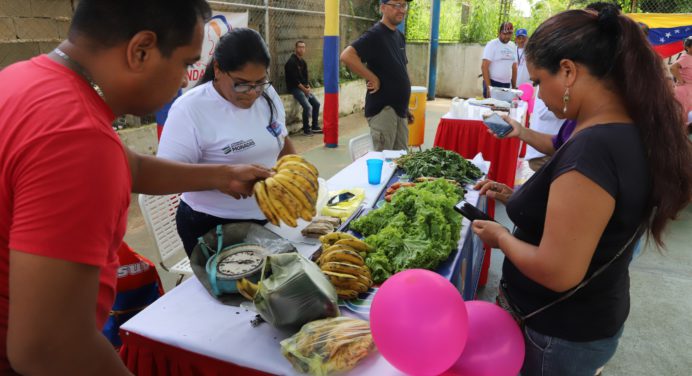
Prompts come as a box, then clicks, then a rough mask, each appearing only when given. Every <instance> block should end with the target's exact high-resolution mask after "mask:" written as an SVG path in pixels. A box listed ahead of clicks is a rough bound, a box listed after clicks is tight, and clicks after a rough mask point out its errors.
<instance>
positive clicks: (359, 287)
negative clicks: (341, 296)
mask: <svg viewBox="0 0 692 376" xmlns="http://www.w3.org/2000/svg"><path fill="white" fill-rule="evenodd" d="M333 285H334V287H336V288H338V289H345V290H354V291H358V292H359V293H363V292H367V291H368V290H369V289H370V288H369V287H368V286H366V285H364V284H363V283H361V282H360V281H359V280H357V279H356V280H352V279H351V280H346V279H339V280H338V281H337V282H333Z"/></svg>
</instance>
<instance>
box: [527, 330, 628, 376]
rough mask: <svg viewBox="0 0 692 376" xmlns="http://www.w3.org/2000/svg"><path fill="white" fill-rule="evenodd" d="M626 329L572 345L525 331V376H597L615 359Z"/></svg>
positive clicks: (568, 342) (570, 342) (559, 339)
mask: <svg viewBox="0 0 692 376" xmlns="http://www.w3.org/2000/svg"><path fill="white" fill-rule="evenodd" d="M623 329H624V326H623V327H622V328H620V330H619V331H618V332H617V334H615V335H614V336H612V337H610V338H604V339H599V340H596V341H591V342H572V341H567V340H564V339H561V338H557V337H550V336H546V335H543V334H541V333H538V332H536V331H535V330H533V329H531V328H529V327H528V326H525V327H524V341H525V342H526V357H525V358H524V366H523V367H522V368H521V375H522V376H594V375H595V374H596V371H597V370H598V369H599V368H601V367H603V366H604V365H605V364H606V363H607V362H608V361H609V360H610V358H612V357H613V355H615V350H616V349H617V347H618V341H619V340H620V336H622V331H623Z"/></svg>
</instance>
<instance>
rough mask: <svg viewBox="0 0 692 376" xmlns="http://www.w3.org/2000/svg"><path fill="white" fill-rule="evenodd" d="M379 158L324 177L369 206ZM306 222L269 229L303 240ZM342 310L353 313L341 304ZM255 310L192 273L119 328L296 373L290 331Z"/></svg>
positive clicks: (376, 360)
mask: <svg viewBox="0 0 692 376" xmlns="http://www.w3.org/2000/svg"><path fill="white" fill-rule="evenodd" d="M377 157H379V158H381V153H377V152H370V153H368V154H367V155H365V156H364V157H362V158H360V159H358V160H357V161H355V162H353V163H352V164H350V165H349V166H347V167H346V168H344V169H343V170H341V171H340V172H339V173H337V174H336V175H335V176H334V177H332V178H331V179H330V180H329V181H328V186H329V189H330V190H337V189H343V188H350V187H363V188H364V189H365V197H366V198H365V202H364V204H365V205H366V206H367V207H370V206H372V205H373V204H374V202H375V200H376V199H377V197H378V196H379V195H380V193H381V191H382V190H383V189H384V187H385V185H386V183H387V182H388V180H389V179H390V178H391V176H392V174H393V173H394V170H395V169H396V168H395V166H394V163H393V162H385V164H384V166H383V170H382V180H381V184H379V185H370V184H368V182H367V173H366V171H367V167H366V165H365V160H366V159H368V158H377ZM466 199H467V201H470V202H474V203H475V202H477V200H478V193H477V192H475V191H471V192H469V193H468V194H467V197H466ZM462 223H463V227H462V239H461V240H460V242H459V244H460V247H461V245H462V244H463V242H464V239H463V237H464V234H468V231H467V229H468V224H469V222H468V220H466V219H464V220H463V222H462ZM304 225H305V222H303V223H302V225H300V226H298V228H296V229H291V228H288V227H282V228H278V229H277V228H276V227H273V226H271V225H270V226H271V227H270V228H271V229H272V231H275V232H276V233H278V234H279V235H281V236H284V237H285V238H287V239H288V240H292V239H293V240H294V241H295V240H297V241H300V242H304V241H306V240H307V239H305V238H303V237H302V236H301V235H300V231H299V230H298V229H300V228H302V226H304ZM296 248H298V251H299V252H300V253H301V254H303V255H305V256H309V255H311V254H312V253H314V251H315V250H317V248H318V245H308V244H303V243H297V244H296ZM343 313H344V314H347V315H351V314H350V313H349V312H348V311H347V310H345V309H344V310H343ZM255 315H256V313H255V312H253V311H251V310H249V309H248V310H246V309H244V308H242V307H232V306H227V305H223V304H221V303H219V302H218V301H216V300H215V299H214V298H212V297H211V296H210V295H209V293H208V292H207V291H206V290H205V288H204V287H203V286H202V284H200V282H199V281H198V280H197V278H195V277H192V278H190V279H188V280H187V281H185V282H184V283H182V284H181V285H180V286H178V287H176V288H175V289H173V290H171V291H170V292H168V293H167V294H165V295H164V296H163V297H161V298H160V299H159V300H157V301H156V302H154V303H153V304H151V305H150V306H149V307H147V308H146V309H145V310H144V311H142V312H141V313H139V314H138V315H136V316H135V317H133V318H132V319H131V320H129V321H128V322H126V323H125V324H123V325H122V327H121V328H122V329H123V330H124V331H125V333H126V332H128V331H129V332H133V333H137V334H139V335H141V336H144V337H146V338H149V339H152V340H155V341H158V342H161V343H164V344H167V345H171V346H175V347H178V348H182V349H185V350H187V351H190V352H194V353H198V354H203V355H206V356H208V357H212V358H216V359H219V360H222V361H226V362H229V363H234V364H237V365H239V366H243V367H247V368H252V369H256V370H260V371H263V372H267V373H272V374H278V375H298V373H297V372H296V371H295V370H294V369H293V368H292V366H291V364H290V363H289V362H288V361H287V360H286V359H285V358H284V357H283V355H281V346H280V344H279V342H281V340H283V339H285V338H287V337H289V336H290V335H291V334H292V333H286V332H282V331H279V330H277V329H275V328H274V327H272V326H271V325H269V324H266V323H264V324H261V325H259V326H258V327H254V328H253V327H252V326H251V325H250V321H251V320H253V319H254V318H255ZM125 335H127V334H125ZM349 374H352V375H372V376H390V375H392V376H393V375H403V374H402V373H401V372H399V371H398V370H396V369H395V368H394V367H392V366H391V365H390V364H389V363H387V361H386V360H385V359H384V358H383V357H382V356H380V355H379V354H378V353H375V354H373V355H371V356H369V357H367V358H366V359H365V360H364V361H362V362H361V363H360V364H358V366H357V367H356V368H355V369H354V370H352V371H351V372H349Z"/></svg>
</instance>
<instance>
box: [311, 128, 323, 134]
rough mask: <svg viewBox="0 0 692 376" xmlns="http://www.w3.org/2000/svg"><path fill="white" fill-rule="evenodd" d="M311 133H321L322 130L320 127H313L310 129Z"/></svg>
mask: <svg viewBox="0 0 692 376" xmlns="http://www.w3.org/2000/svg"><path fill="white" fill-rule="evenodd" d="M311 131H312V133H322V128H320V127H314V128H312V129H311Z"/></svg>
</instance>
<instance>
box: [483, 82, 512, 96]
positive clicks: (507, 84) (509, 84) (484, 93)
mask: <svg viewBox="0 0 692 376" xmlns="http://www.w3.org/2000/svg"><path fill="white" fill-rule="evenodd" d="M490 85H491V86H492V87H504V88H508V89H509V87H510V86H512V84H511V83H509V82H508V83H504V82H497V81H494V80H490ZM483 98H490V92H488V87H487V86H485V81H483Z"/></svg>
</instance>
